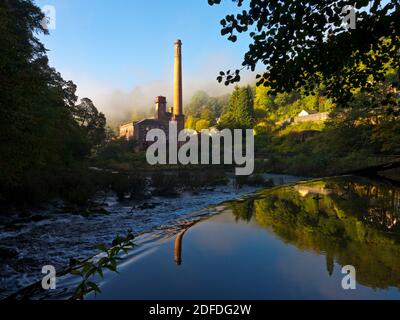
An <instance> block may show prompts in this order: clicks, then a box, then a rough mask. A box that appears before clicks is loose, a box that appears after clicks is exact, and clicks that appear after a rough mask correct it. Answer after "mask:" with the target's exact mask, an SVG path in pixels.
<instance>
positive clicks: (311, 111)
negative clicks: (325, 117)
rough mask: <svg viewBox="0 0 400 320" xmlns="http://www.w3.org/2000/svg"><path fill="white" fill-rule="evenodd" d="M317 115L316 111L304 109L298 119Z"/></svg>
mask: <svg viewBox="0 0 400 320" xmlns="http://www.w3.org/2000/svg"><path fill="white" fill-rule="evenodd" d="M317 113H318V111H317V110H306V109H304V110H302V111H301V112H300V113H299V115H298V117H306V116H311V115H312V114H317Z"/></svg>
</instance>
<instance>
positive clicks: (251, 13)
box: [208, 0, 400, 105]
mask: <svg viewBox="0 0 400 320" xmlns="http://www.w3.org/2000/svg"><path fill="white" fill-rule="evenodd" d="M233 1H234V2H235V3H236V4H237V6H238V7H242V6H243V5H244V3H245V2H244V0H233ZM208 2H209V4H210V5H214V4H219V3H221V0H208ZM348 6H353V7H354V8H353V9H350V8H349V7H348ZM349 15H350V16H351V18H353V17H354V18H355V22H356V25H355V26H354V28H353V26H351V27H350V28H349V24H348V23H344V22H346V19H347V17H349ZM399 21H400V4H399V1H398V0H385V1H383V0H373V1H366V0H355V1H347V0H339V1H335V0H319V1H313V0H307V1H303V0H282V1H281V0H272V1H264V0H250V1H249V2H248V3H246V6H245V7H244V10H242V11H241V12H240V13H238V14H236V15H235V14H228V15H227V16H226V17H225V18H224V19H222V20H221V25H222V30H221V34H222V35H223V36H225V35H226V36H228V40H229V41H232V42H235V41H236V40H237V34H240V33H246V34H248V35H249V37H250V38H251V40H252V43H251V44H250V46H249V50H248V51H247V52H246V53H245V56H244V59H243V63H242V67H243V68H247V69H250V70H252V71H255V69H256V65H257V64H258V63H260V64H263V65H265V66H266V70H265V72H264V73H263V74H260V75H257V78H258V79H259V81H258V85H261V84H264V85H266V86H270V87H271V89H272V90H273V91H274V92H284V91H286V92H290V91H292V90H294V89H300V88H303V87H304V89H306V90H307V91H308V92H310V93H311V92H313V90H314V89H315V88H316V87H318V86H319V84H320V83H324V84H325V86H326V91H327V95H328V97H330V98H334V99H335V102H338V103H340V104H341V105H344V104H347V102H348V101H349V99H351V97H352V92H353V90H354V89H360V90H365V91H368V90H370V89H371V88H373V86H374V85H375V84H376V83H378V82H381V81H383V80H384V77H385V75H386V74H387V71H388V69H389V68H390V67H393V68H395V69H398V68H399V67H400V37H399V34H400V24H399ZM218 80H219V81H220V82H222V81H225V84H226V85H229V84H230V83H235V82H238V81H239V80H240V70H236V71H235V72H230V71H228V72H226V73H225V72H221V73H220V75H219V76H218Z"/></svg>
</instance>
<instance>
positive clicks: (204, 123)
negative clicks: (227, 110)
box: [196, 119, 211, 132]
mask: <svg viewBox="0 0 400 320" xmlns="http://www.w3.org/2000/svg"><path fill="white" fill-rule="evenodd" d="M210 126H211V123H210V121H208V120H205V119H200V120H199V121H197V122H196V131H199V132H200V131H201V130H203V129H208V128H210Z"/></svg>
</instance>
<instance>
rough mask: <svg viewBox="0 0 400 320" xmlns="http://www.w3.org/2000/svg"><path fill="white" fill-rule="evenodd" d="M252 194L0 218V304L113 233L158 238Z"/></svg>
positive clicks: (223, 190) (228, 191)
mask: <svg viewBox="0 0 400 320" xmlns="http://www.w3.org/2000/svg"><path fill="white" fill-rule="evenodd" d="M265 177H266V178H271V179H273V180H274V182H275V184H284V183H290V182H294V181H297V180H299V178H298V177H293V176H285V175H265ZM256 189H257V188H256V187H248V186H247V187H243V188H241V189H239V190H238V189H236V188H235V187H234V186H233V183H230V184H229V185H228V186H220V187H215V188H213V189H206V190H203V191H200V192H198V193H195V194H193V193H184V194H183V195H181V196H180V197H178V198H162V197H153V198H152V199H150V200H143V201H141V202H137V201H136V202H123V203H121V202H118V201H117V198H116V196H114V195H112V194H110V195H106V197H105V198H103V197H104V196H102V199H97V200H98V201H101V202H103V201H104V200H105V205H106V209H107V211H108V214H99V215H90V216H87V217H85V216H82V215H76V214H71V213H68V212H60V210H59V208H58V207H57V204H54V205H49V206H48V208H46V209H41V210H37V212H34V213H33V216H34V217H35V218H34V219H33V220H34V221H32V219H24V218H21V217H20V216H19V215H8V214H7V213H2V214H1V215H0V219H1V220H0V253H3V256H2V257H1V259H0V275H1V276H0V299H1V298H5V297H7V296H8V295H10V294H12V293H14V292H16V291H18V290H19V289H21V288H24V287H26V286H28V285H30V284H32V283H34V282H36V281H38V280H40V279H42V277H43V275H42V274H41V270H42V267H43V266H44V265H53V266H55V267H56V269H57V270H60V269H63V268H65V267H66V266H68V264H69V260H70V259H86V258H89V257H91V256H93V255H94V254H96V253H97V252H98V249H97V248H96V246H97V245H98V244H100V243H104V244H106V245H107V246H109V245H110V244H111V242H112V240H113V239H114V238H115V236H116V235H117V234H120V235H123V234H124V233H125V232H126V231H127V230H128V229H132V230H133V233H134V234H135V235H143V234H145V233H147V232H153V233H152V234H153V235H154V234H157V237H161V238H162V237H164V236H165V235H168V234H171V233H172V234H173V233H175V232H178V231H179V229H180V227H179V225H180V224H181V223H182V221H183V220H186V221H187V220H189V221H190V220H194V219H197V218H199V217H201V216H202V215H207V214H209V212H208V211H207V210H203V209H206V208H207V207H208V206H210V205H216V204H218V203H221V202H223V201H226V200H230V199H233V198H236V197H239V196H242V195H246V194H249V193H252V192H254V191H256ZM154 231H156V232H154ZM142 238H143V236H142ZM144 238H145V237H144ZM139 241H140V240H139ZM142 241H143V240H142ZM146 241H147V240H144V242H146Z"/></svg>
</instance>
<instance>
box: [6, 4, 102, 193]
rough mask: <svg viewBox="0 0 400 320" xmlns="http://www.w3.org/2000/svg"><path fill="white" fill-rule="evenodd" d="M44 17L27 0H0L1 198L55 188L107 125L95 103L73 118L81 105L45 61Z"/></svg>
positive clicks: (70, 87)
mask: <svg viewBox="0 0 400 320" xmlns="http://www.w3.org/2000/svg"><path fill="white" fill-rule="evenodd" d="M43 19H44V15H43V13H42V12H41V10H40V9H39V8H38V7H37V6H35V5H34V3H33V2H32V1H30V0H26V1H23V0H4V1H1V2H0V154H1V157H0V198H1V196H3V197H5V198H14V197H18V195H19V194H24V193H27V194H28V195H27V198H29V196H33V194H34V193H36V192H41V191H43V190H44V189H46V188H47V189H49V190H51V189H53V187H54V186H52V183H54V179H55V177H56V176H57V172H59V171H60V170H61V169H62V168H66V167H69V166H71V165H72V164H73V163H75V162H77V161H80V160H82V159H84V158H85V157H86V156H87V155H89V152H90V149H91V148H92V147H93V146H94V145H96V144H98V143H99V142H100V140H101V139H102V138H103V134H104V130H105V129H104V127H105V118H104V115H101V114H99V113H98V111H97V110H96V108H95V107H94V105H93V104H90V107H89V104H88V105H87V106H88V107H89V108H88V109H90V117H88V118H87V119H86V120H85V123H82V122H81V123H79V121H76V120H77V118H78V117H79V115H80V112H81V111H82V110H83V109H84V106H83V105H82V104H80V105H76V101H77V97H76V94H75V91H76V86H75V85H74V84H73V82H71V81H65V80H64V79H63V78H62V77H61V75H60V74H59V73H58V72H57V71H56V70H54V69H53V68H50V67H49V65H48V58H47V56H46V49H45V48H44V46H43V44H42V43H41V42H40V41H39V40H38V38H37V34H40V33H43V34H47V33H48V31H47V30H46V29H44V28H43V24H42V22H43ZM84 101H87V100H84Z"/></svg>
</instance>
